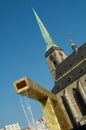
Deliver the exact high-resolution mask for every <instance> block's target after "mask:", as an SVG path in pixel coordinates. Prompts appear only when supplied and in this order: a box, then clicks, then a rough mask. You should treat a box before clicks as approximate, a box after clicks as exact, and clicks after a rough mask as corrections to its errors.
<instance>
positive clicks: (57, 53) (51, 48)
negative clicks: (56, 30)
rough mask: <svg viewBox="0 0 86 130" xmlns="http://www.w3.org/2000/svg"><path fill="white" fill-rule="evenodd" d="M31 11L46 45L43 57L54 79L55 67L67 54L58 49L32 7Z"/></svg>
mask: <svg viewBox="0 0 86 130" xmlns="http://www.w3.org/2000/svg"><path fill="white" fill-rule="evenodd" d="M33 12H34V14H35V17H36V20H37V23H38V25H39V28H40V30H41V33H42V37H43V39H44V42H45V46H46V53H45V58H46V61H47V64H48V67H49V70H50V73H51V74H52V77H53V79H54V81H55V80H56V68H57V66H58V65H59V63H61V62H62V61H63V60H64V59H65V58H66V57H67V56H66V55H65V53H64V51H63V50H62V49H60V48H59V47H58V46H57V45H56V44H55V43H54V41H53V40H52V38H51V36H50V35H49V33H48V31H47V29H46V28H45V26H44V25H43V23H42V22H41V20H40V18H39V17H38V15H37V13H36V12H35V10H34V9H33Z"/></svg>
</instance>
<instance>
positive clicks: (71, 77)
mask: <svg viewBox="0 0 86 130" xmlns="http://www.w3.org/2000/svg"><path fill="white" fill-rule="evenodd" d="M54 77H55V79H56V80H55V86H54V87H53V89H52V92H53V93H54V94H56V96H57V98H58V99H59V100H58V101H59V103H60V105H61V107H62V110H63V111H64V113H65V116H66V118H67V120H68V122H69V123H70V125H71V128H73V127H77V126H79V125H84V124H86V43H84V44H83V45H82V46H81V47H80V48H79V49H78V52H77V54H76V53H73V54H71V55H70V56H69V57H67V58H66V59H65V60H64V61H63V62H61V63H60V64H59V65H58V66H56V72H55V75H54Z"/></svg>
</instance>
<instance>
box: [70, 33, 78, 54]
mask: <svg viewBox="0 0 86 130" xmlns="http://www.w3.org/2000/svg"><path fill="white" fill-rule="evenodd" d="M68 38H69V42H70V44H71V47H72V49H73V50H74V52H75V53H77V52H78V47H77V46H76V44H75V42H74V41H73V40H72V38H71V37H70V35H69V34H68Z"/></svg>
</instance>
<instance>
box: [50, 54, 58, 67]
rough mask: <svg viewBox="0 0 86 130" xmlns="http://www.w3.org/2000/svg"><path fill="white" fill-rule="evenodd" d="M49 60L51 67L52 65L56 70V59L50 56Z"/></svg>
mask: <svg viewBox="0 0 86 130" xmlns="http://www.w3.org/2000/svg"><path fill="white" fill-rule="evenodd" d="M50 60H51V61H52V62H53V65H54V66H55V68H56V66H57V62H56V59H55V57H54V56H53V55H50Z"/></svg>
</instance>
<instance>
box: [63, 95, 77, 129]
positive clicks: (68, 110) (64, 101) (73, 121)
mask: <svg viewBox="0 0 86 130" xmlns="http://www.w3.org/2000/svg"><path fill="white" fill-rule="evenodd" d="M61 99H62V102H63V105H64V108H65V110H66V112H67V114H68V116H69V119H70V121H71V123H72V125H73V127H76V126H77V125H76V122H75V119H74V117H73V114H72V113H71V110H70V108H69V105H68V103H67V101H66V99H65V97H64V96H61Z"/></svg>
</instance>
